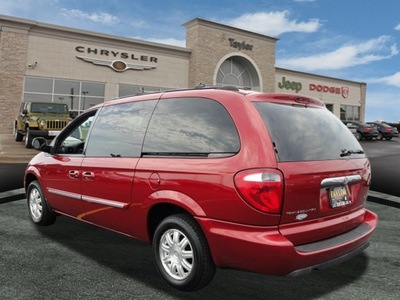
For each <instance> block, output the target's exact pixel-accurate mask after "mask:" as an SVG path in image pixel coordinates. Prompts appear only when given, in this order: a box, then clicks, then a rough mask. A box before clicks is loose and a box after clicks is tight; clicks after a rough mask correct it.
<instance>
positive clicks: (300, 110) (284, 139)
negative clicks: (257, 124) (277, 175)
mask: <svg viewBox="0 0 400 300" xmlns="http://www.w3.org/2000/svg"><path fill="white" fill-rule="evenodd" d="M254 106H255V107H256V108H257V110H258V111H259V113H260V115H261V117H262V118H263V120H264V123H265V125H266V128H267V129H268V131H269V133H270V136H271V138H272V141H273V142H274V144H275V148H276V150H277V156H278V159H279V161H281V162H284V161H312V160H314V161H315V160H327V159H340V158H342V157H341V156H340V154H341V153H342V150H343V149H347V150H354V151H357V150H359V149H360V145H359V143H358V142H357V140H356V139H355V138H354V136H353V134H352V133H351V131H350V130H348V128H347V127H346V125H344V124H343V122H341V121H340V120H339V119H338V118H337V117H335V116H334V115H333V114H332V113H331V112H330V111H328V110H326V109H321V108H311V107H309V108H305V107H301V106H298V107H297V106H290V105H282V104H274V103H266V102H256V103H254ZM354 156H356V157H360V156H361V157H364V154H355V155H354ZM354 156H353V157H354Z"/></svg>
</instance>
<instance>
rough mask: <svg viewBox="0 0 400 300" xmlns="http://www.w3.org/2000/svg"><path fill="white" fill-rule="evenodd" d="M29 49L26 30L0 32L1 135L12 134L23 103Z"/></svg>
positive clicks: (4, 27)
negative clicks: (14, 122)
mask: <svg viewBox="0 0 400 300" xmlns="http://www.w3.org/2000/svg"><path fill="white" fill-rule="evenodd" d="M27 49H28V34H27V31H26V29H25V28H15V27H7V26H2V27H1V31H0V87H1V92H0V109H1V118H0V133H10V132H12V130H13V121H14V119H15V117H16V115H17V113H18V111H19V108H20V106H21V102H22V91H23V83H24V73H25V66H26V58H27Z"/></svg>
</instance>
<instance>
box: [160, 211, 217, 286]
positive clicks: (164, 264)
mask: <svg viewBox="0 0 400 300" xmlns="http://www.w3.org/2000/svg"><path fill="white" fill-rule="evenodd" d="M153 251H154V256H155V262H156V266H157V269H158V271H159V273H160V274H161V276H162V277H163V278H164V279H165V280H166V281H167V283H168V284H170V285H171V286H172V287H174V288H176V289H179V290H182V291H194V290H198V289H200V288H203V287H204V286H206V285H207V284H208V283H209V282H210V281H211V280H212V279H213V277H214V275H215V270H216V267H215V265H214V262H213V261H212V258H211V254H210V250H209V248H208V243H207V240H206V239H205V237H204V234H203V232H202V230H201V228H200V226H199V225H198V223H197V222H196V220H194V219H193V217H191V216H189V215H185V214H179V215H172V216H170V217H167V218H165V219H164V220H163V221H162V222H161V223H160V224H159V226H158V227H157V229H156V231H155V233H154V239H153Z"/></svg>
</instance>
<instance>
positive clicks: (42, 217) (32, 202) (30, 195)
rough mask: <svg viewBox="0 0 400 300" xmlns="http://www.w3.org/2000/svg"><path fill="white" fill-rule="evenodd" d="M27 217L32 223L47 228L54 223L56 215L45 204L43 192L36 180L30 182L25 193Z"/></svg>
mask: <svg viewBox="0 0 400 300" xmlns="http://www.w3.org/2000/svg"><path fill="white" fill-rule="evenodd" d="M26 198H27V200H28V210H29V216H30V218H31V220H32V222H33V223H35V224H37V225H41V226H48V225H51V224H53V223H54V222H55V221H56V214H55V212H53V211H52V210H51V208H50V207H49V205H48V204H47V201H46V198H45V196H44V194H43V190H42V188H41V186H40V184H39V182H38V181H37V180H35V181H32V182H31V183H30V184H29V186H28V190H27V192H26Z"/></svg>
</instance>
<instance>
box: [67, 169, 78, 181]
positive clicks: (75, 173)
mask: <svg viewBox="0 0 400 300" xmlns="http://www.w3.org/2000/svg"><path fill="white" fill-rule="evenodd" d="M68 176H69V177H70V178H72V179H77V178H79V171H76V170H69V172H68Z"/></svg>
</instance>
